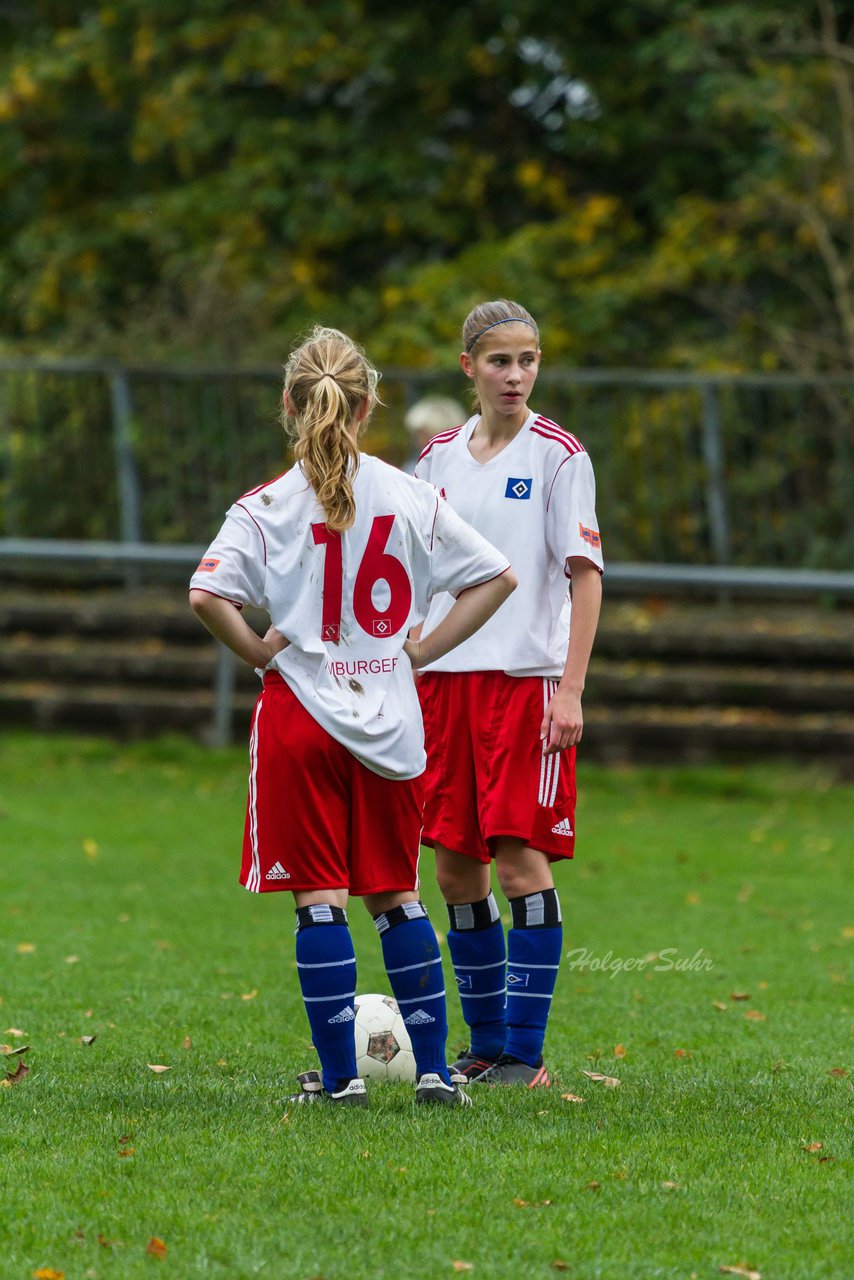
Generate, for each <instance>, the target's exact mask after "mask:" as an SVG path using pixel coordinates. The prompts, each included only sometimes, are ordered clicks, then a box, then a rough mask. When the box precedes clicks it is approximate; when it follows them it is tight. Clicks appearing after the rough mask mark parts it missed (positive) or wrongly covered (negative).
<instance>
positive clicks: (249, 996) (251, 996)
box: [240, 987, 258, 1000]
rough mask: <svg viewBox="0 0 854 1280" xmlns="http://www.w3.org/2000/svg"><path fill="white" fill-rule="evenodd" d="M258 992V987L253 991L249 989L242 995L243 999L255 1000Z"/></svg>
mask: <svg viewBox="0 0 854 1280" xmlns="http://www.w3.org/2000/svg"><path fill="white" fill-rule="evenodd" d="M257 994H258V988H257V987H253V988H252V990H251V991H247V992H246V994H245V995H242V996H241V997H240V999H241V1000H254V999H255V997H256V996H257Z"/></svg>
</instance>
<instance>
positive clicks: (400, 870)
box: [240, 672, 424, 897]
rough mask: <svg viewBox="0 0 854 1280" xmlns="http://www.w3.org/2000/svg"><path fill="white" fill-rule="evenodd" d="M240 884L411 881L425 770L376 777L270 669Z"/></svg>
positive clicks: (377, 887)
mask: <svg viewBox="0 0 854 1280" xmlns="http://www.w3.org/2000/svg"><path fill="white" fill-rule="evenodd" d="M249 755H250V770H249V798H248V800H247V804H246V827H245V830H244V834H243V864H242V867H241V871H240V883H241V884H242V885H244V886H245V887H246V888H247V889H249V890H251V891H252V892H253V893H269V892H271V891H273V890H276V889H288V890H291V891H293V890H299V889H349V891H350V893H351V894H354V895H355V896H357V897H358V896H362V895H363V894H366V893H391V892H396V891H406V890H411V889H415V888H417V885H418V854H419V843H420V835H421V816H422V797H423V789H424V775H423V774H422V775H421V777H419V778H407V779H393V778H381V777H380V776H379V774H376V773H372V772H371V770H370V769H367V768H366V767H365V765H363V764H361V763H360V762H359V761H358V760H357V759H356V757H355V756H354V755H352V754H351V752H349V751H348V750H347V748H346V747H343V746H342V745H341V743H340V742H336V740H335V739H334V738H332V737H330V735H329V734H328V733H327V732H326V730H325V729H323V728H321V726H320V725H319V724H318V723H317V721H316V720H314V719H313V718H312V716H311V715H309V713H308V712H307V711H306V709H305V707H303V705H302V703H301V702H300V701H299V699H298V698H297V697H296V696H295V694H294V693H293V692H292V691H291V689H290V687H289V686H288V685H287V684H286V683H285V681H284V680H283V679H282V677H281V676H280V675H279V674H278V673H277V672H268V673H267V674H266V675H265V677H264V689H263V692H262V693H261V696H260V697H259V699H258V702H257V703H256V706H255V712H254V714H253V716H252V731H251V736H250V742H249Z"/></svg>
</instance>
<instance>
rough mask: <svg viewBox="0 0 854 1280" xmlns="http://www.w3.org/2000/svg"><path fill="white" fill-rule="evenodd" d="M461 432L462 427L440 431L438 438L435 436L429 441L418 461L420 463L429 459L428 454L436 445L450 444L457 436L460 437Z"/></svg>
mask: <svg viewBox="0 0 854 1280" xmlns="http://www.w3.org/2000/svg"><path fill="white" fill-rule="evenodd" d="M461 431H462V426H459V427H452V428H451V430H450V431H440V432H439V434H438V435H437V436H434V437H433V439H432V440H430V441H428V442H427V444H426V445H425V446H424V448H423V450H422V451H421V453H420V454H419V455H418V461H419V462H420V461H421V459H422V458H426V457H427V454H428V453H429V452H430V450H431V449H432V448H433V445H434V444H448V443H449V442H450V441H451V440H453V439H454V437H455V436H458V435H459V434H460V432H461Z"/></svg>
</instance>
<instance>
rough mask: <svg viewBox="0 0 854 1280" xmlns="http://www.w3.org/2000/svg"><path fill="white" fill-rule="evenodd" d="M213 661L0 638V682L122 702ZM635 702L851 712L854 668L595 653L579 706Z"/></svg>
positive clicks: (178, 648) (184, 680)
mask: <svg viewBox="0 0 854 1280" xmlns="http://www.w3.org/2000/svg"><path fill="white" fill-rule="evenodd" d="M218 662H219V648H218V646H217V645H216V644H215V643H214V642H213V641H212V640H211V639H210V638H209V637H207V636H205V635H204V634H203V633H200V634H199V635H198V636H197V637H196V642H195V643H194V644H189V643H188V644H178V643H174V642H172V641H169V640H167V639H164V638H163V637H162V636H136V637H133V638H132V637H123V636H116V637H112V638H110V639H107V640H104V639H101V638H100V637H96V636H85V637H81V636H73V635H65V636H47V637H44V638H42V637H41V636H39V635H35V634H33V633H31V632H17V633H15V634H13V635H11V636H7V637H5V638H4V640H3V643H2V646H0V679H5V680H11V681H24V682H27V681H29V680H32V679H36V680H41V681H49V682H52V683H56V684H60V683H62V684H68V685H70V686H80V685H87V684H88V685H98V684H111V683H121V684H123V686H124V687H125V690H126V694H127V696H131V690H136V689H140V688H151V687H155V686H159V687H162V688H166V689H170V690H172V689H178V690H183V691H187V692H189V691H190V690H194V689H198V690H201V691H202V692H205V691H207V692H209V691H210V689H211V687H212V684H213V681H214V677H215V674H216V668H217V664H218ZM235 672H236V681H237V687H238V688H240V689H243V690H246V691H256V690H257V688H258V677H257V676H256V675H255V673H254V671H252V670H251V669H250V668H249V667H247V666H246V665H245V664H244V663H242V662H238V663H237V664H236V667H235ZM640 702H643V703H662V704H680V705H685V706H703V705H709V706H722V705H735V706H754V707H761V706H773V707H777V708H792V709H801V710H822V709H827V710H833V709H836V710H850V711H854V667H851V668H850V669H846V668H842V669H835V668H825V669H823V670H818V671H808V670H803V669H801V668H794V669H788V668H781V667H779V666H775V665H767V666H742V665H736V664H733V665H729V666H728V665H725V664H723V663H718V664H714V665H713V664H710V663H704V664H700V663H691V662H689V661H687V660H686V659H684V658H683V659H682V660H680V661H676V660H671V661H669V662H663V661H661V660H660V659H649V658H622V659H616V658H615V659H612V658H607V657H602V656H601V655H600V654H599V653H598V652H594V655H593V658H592V660H591V663H590V670H589V674H588V680H587V691H586V694H585V703H586V705H587V706H591V707H592V706H596V705H600V704H601V705H606V706H610V705H617V706H620V705H624V704H627V703H640Z"/></svg>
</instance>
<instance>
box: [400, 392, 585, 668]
mask: <svg viewBox="0 0 854 1280" xmlns="http://www.w3.org/2000/svg"><path fill="white" fill-rule="evenodd" d="M478 421H479V418H478V416H477V415H475V416H474V417H473V418H469V420H468V422H466V423H465V424H464V425H463V426H462V427H456V428H454V429H453V430H451V431H443V432H442V433H441V434H440V435H437V436H435V437H434V438H433V440H431V441H430V443H429V444H428V445H427V448H426V449H425V450H424V452H423V453H422V455H421V457H420V459H419V462H418V466H417V467H416V469H415V474H416V476H420V477H421V478H422V479H424V480H430V481H432V483H433V484H434V485H435V486H436V488H437V489H439V490H440V492H441V493H442V495H443V496H444V497H445V498H447V500H448V502H449V503H450V505H451V506H452V507H454V509H455V510H456V511H457V512H458V513H459V514H460V515H461V516H462V517H463V519H464V520H466V521H468V523H469V524H471V525H473V526H474V527H475V528H476V529H477V530H478V531H479V532H480V533H482V534H483V535H484V537H485V538H488V539H489V541H490V542H491V543H493V544H494V545H495V546H496V547H498V548H499V550H501V551H503V552H504V553H505V554H506V555H507V556H509V558H510V559H511V560H512V562H513V569H514V571H515V573H516V574H517V575H518V578H519V585H518V587H517V588H516V590H515V591H514V592H513V594H512V595H511V596H510V597H509V599H508V600H506V601H505V602H504V604H503V605H502V606H501V608H500V609H499V610H498V611H497V613H494V614H493V615H492V617H491V618H490V619H489V621H488V622H487V623H486V624H485V625H484V626H483V627H481V629H480V631H478V632H476V633H475V634H474V635H473V636H471V637H470V639H468V640H466V641H465V642H464V643H463V644H461V645H459V646H458V648H456V649H454V650H452V651H451V652H450V653H448V654H446V655H445V657H444V658H440V659H439V660H438V662H434V663H432V664H431V666H430V667H429V668H428V670H430V671H506V672H507V673H508V674H509V675H514V676H530V675H536V676H561V675H562V674H563V668H564V663H565V662H566V650H567V644H568V642H569V621H570V611H571V610H570V601H569V592H568V587H567V580H568V577H569V568H568V564H567V561H568V558H569V557H570V556H583V557H584V558H585V559H587V560H589V561H591V563H592V564H594V565H596V567H597V569H599V570H600V572H601V570H602V567H603V565H602V548H601V545H600V540H599V532H598V524H597V522H596V485H595V481H594V478H593V467H592V466H591V463H590V459H589V457H588V456H587V453H586V452H585V450H584V447H583V445H581V444H580V443H579V441H578V440H576V438H575V436H573V435H570V434H569V432H567V431H564V430H563V429H562V428H561V427H559V426H557V425H556V424H555V423H554V422H550V421H549V420H548V419H547V418H542V417H538V416H537V415H536V414H534V413H531V414H529V415H528V418H527V421H526V422H525V424H524V426H523V427H522V428H521V430H520V431H519V432H518V434H517V435H516V436H514V437H513V439H512V440H511V441H510V443H509V444H508V445H507V446H506V448H504V449H502V450H501V452H500V453H498V454H496V456H495V457H494V458H490V460H489V461H488V462H483V463H481V462H477V461H476V460H475V458H473V457H472V455H471V453H470V452H469V449H468V442H469V440H470V438H471V435H472V432H473V431H474V429H475V427H476V425H477V423H478ZM452 603H453V602H452V600H451V599H450V598H449V597H447V596H438V597H437V598H436V599H435V600H434V601H433V603H432V605H431V606H430V612H429V614H428V616H427V622H426V624H425V626H424V634H425V635H426V634H427V633H428V632H430V631H432V630H433V628H434V627H435V626H437V625H438V623H439V622H440V621H441V620H442V618H443V617H444V616H445V614H446V613H447V612H448V610H449V608H450V607H451V604H452Z"/></svg>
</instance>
